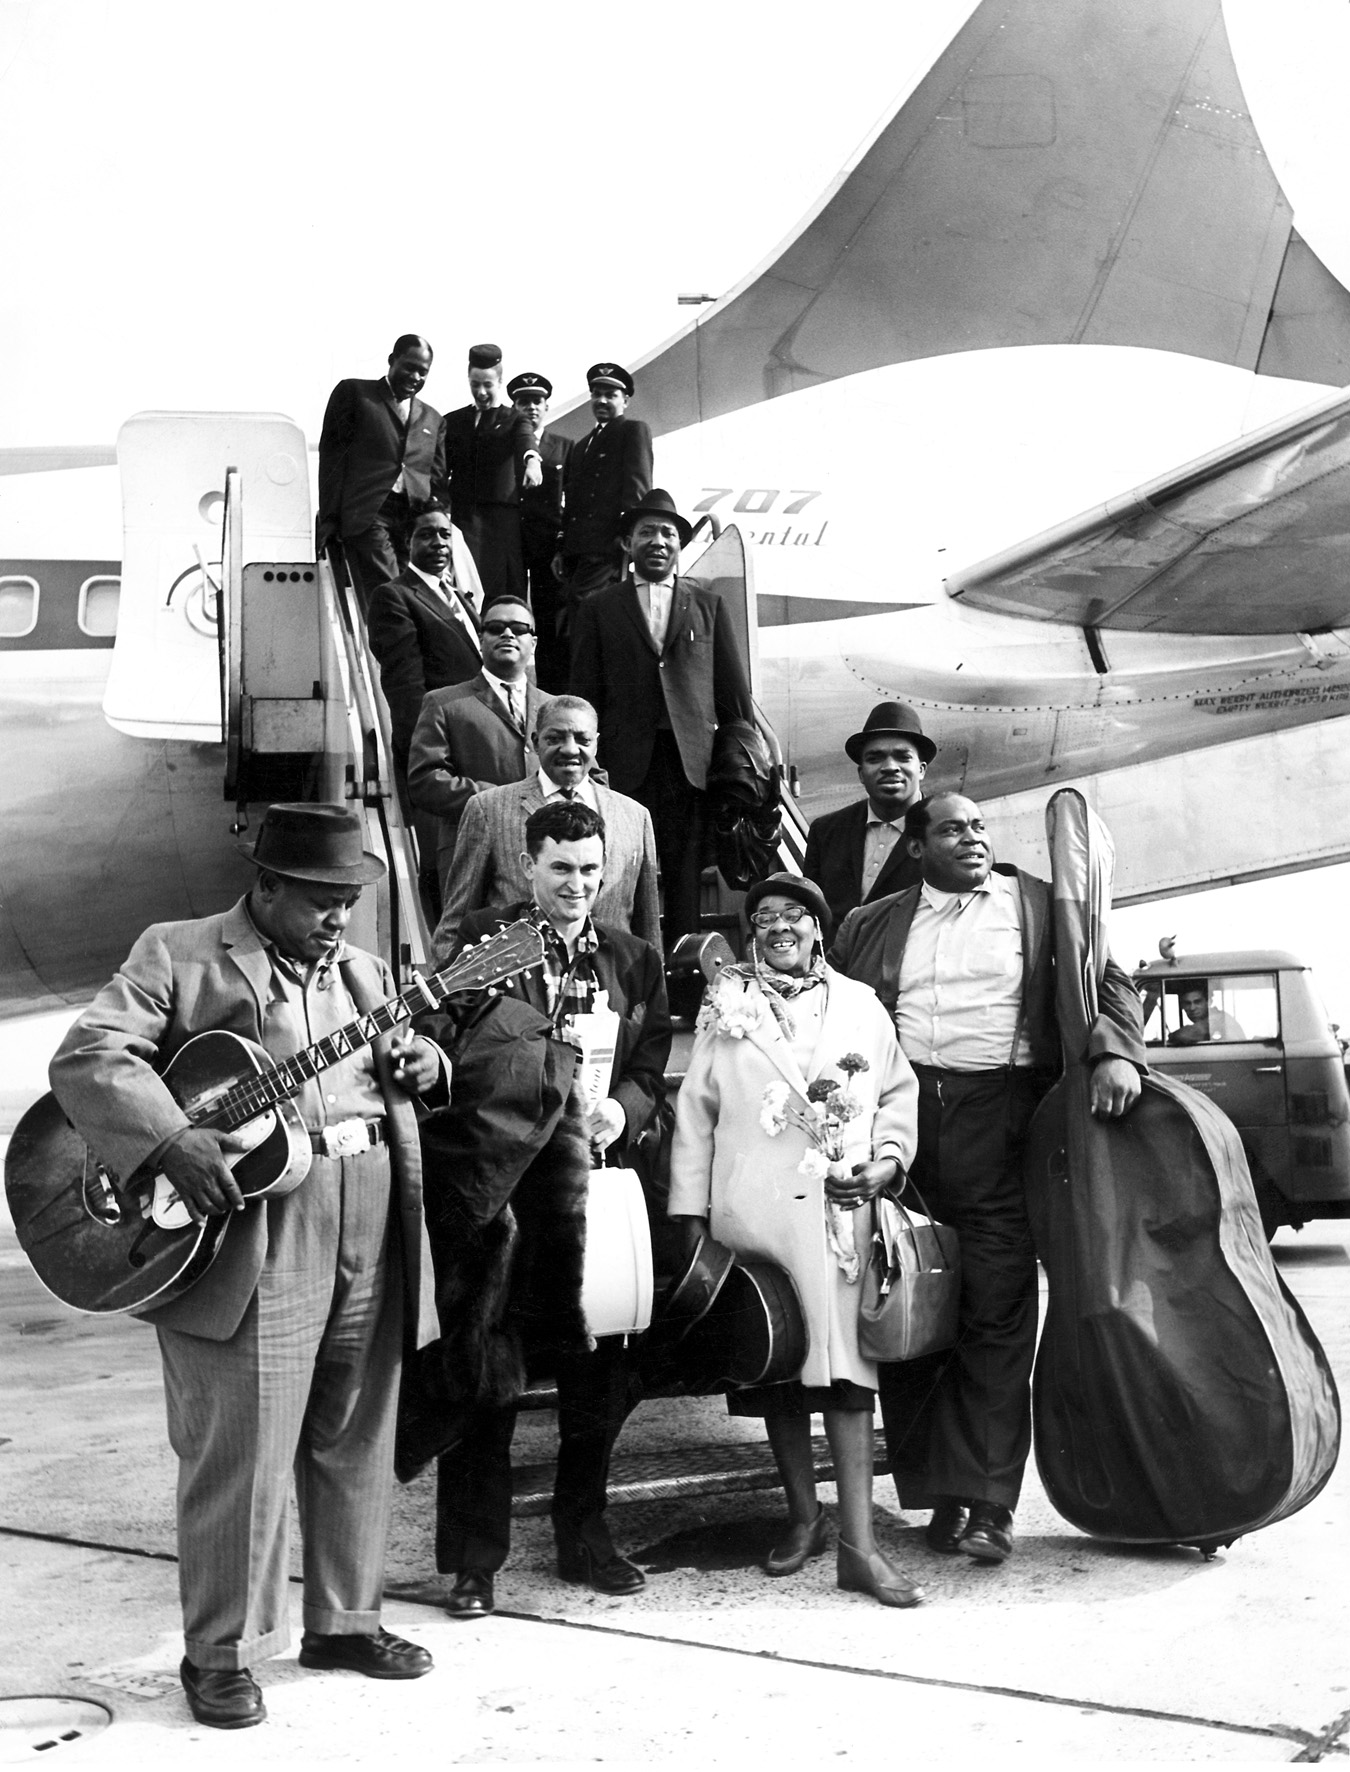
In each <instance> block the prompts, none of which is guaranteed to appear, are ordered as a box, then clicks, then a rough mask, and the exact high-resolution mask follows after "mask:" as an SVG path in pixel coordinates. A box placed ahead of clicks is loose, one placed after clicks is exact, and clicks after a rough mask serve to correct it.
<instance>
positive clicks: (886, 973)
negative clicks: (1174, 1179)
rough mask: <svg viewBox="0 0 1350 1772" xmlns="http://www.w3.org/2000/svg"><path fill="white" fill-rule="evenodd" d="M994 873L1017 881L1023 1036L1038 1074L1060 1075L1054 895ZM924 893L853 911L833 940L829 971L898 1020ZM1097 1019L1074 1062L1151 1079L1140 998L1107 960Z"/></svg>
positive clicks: (1034, 883) (1008, 870) (1015, 872)
mask: <svg viewBox="0 0 1350 1772" xmlns="http://www.w3.org/2000/svg"><path fill="white" fill-rule="evenodd" d="M995 871H996V872H997V873H1000V874H1005V875H1007V876H1008V877H1009V878H1010V879H1015V880H1016V881H1017V885H1018V889H1019V895H1020V901H1021V918H1022V1016H1023V1020H1022V1028H1023V1032H1024V1033H1025V1034H1026V1037H1027V1041H1028V1044H1029V1045H1030V1047H1031V1059H1032V1064H1033V1065H1034V1066H1035V1067H1036V1068H1037V1069H1038V1070H1045V1071H1058V1070H1059V1069H1060V1068H1061V1062H1062V1054H1061V1051H1060V1038H1059V1022H1058V1020H1057V1018H1056V1016H1055V962H1054V944H1053V941H1052V939H1051V937H1052V921H1051V900H1050V887H1049V885H1048V884H1047V882H1046V881H1044V880H1037V879H1036V878H1035V877H1034V876H1033V875H1031V874H1024V873H1023V872H1022V870H1021V869H1020V868H1014V867H1009V866H1007V865H1005V864H1003V863H996V864H995ZM918 902H919V888H918V887H917V886H911V887H909V888H908V890H907V891H904V892H897V893H894V894H893V895H892V896H891V897H890V898H882V899H878V900H876V901H874V902H873V903H870V904H865V905H862V906H860V907H859V909H858V910H856V911H850V912H849V914H848V916H847V917H845V919H844V922H843V926H842V927H841V928H840V929H839V930H838V931H837V933H836V934H835V938H834V942H833V944H832V945H831V948H830V952H829V956H828V958H829V963H830V965H831V966H833V967H835V968H836V969H837V970H838V971H840V972H843V973H846V974H847V975H848V976H849V977H850V978H857V979H860V980H862V982H863V983H864V984H870V985H871V987H872V989H873V990H874V991H875V992H876V994H877V996H878V997H879V998H880V999H881V1002H882V1005H883V1006H884V1008H885V1009H886V1011H887V1013H888V1014H889V1015H891V1016H892V1017H893V1016H894V1014H895V1002H896V998H897V996H898V995H899V991H900V964H901V961H902V960H903V959H904V953H905V943H906V942H907V941H908V939H909V931H910V927H911V925H912V924H913V922H914V912H915V908H916V907H917V905H918ZM1098 998H1099V1004H1100V1007H1099V1011H1098V1015H1097V1019H1096V1021H1095V1022H1094V1023H1093V1025H1092V1028H1091V1030H1090V1032H1089V1035H1088V1043H1087V1050H1086V1051H1085V1052H1079V1053H1070V1054H1068V1056H1069V1058H1070V1059H1071V1060H1074V1061H1079V1060H1083V1059H1096V1058H1108V1057H1115V1058H1127V1059H1129V1061H1130V1062H1131V1064H1135V1065H1138V1067H1139V1069H1140V1070H1141V1071H1147V1069H1148V1060H1147V1057H1146V1055H1145V1052H1144V1039H1143V1016H1142V1013H1141V1011H1140V1006H1139V994H1138V992H1137V991H1136V990H1135V988H1134V986H1133V984H1131V982H1130V980H1129V978H1128V976H1127V975H1126V974H1125V973H1124V972H1123V971H1122V970H1121V969H1120V967H1119V966H1118V965H1117V964H1116V962H1115V961H1114V960H1113V959H1111V958H1110V956H1109V955H1108V956H1107V961H1106V973H1105V976H1104V977H1103V979H1102V981H1101V984H1100V986H1099V987H1098Z"/></svg>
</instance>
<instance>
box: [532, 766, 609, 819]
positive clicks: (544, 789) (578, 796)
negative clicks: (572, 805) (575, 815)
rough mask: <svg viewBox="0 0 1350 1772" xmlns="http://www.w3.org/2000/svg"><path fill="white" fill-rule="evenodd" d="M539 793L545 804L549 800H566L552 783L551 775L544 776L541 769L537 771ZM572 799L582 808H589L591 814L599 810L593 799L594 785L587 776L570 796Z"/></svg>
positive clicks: (560, 790) (558, 788)
mask: <svg viewBox="0 0 1350 1772" xmlns="http://www.w3.org/2000/svg"><path fill="white" fill-rule="evenodd" d="M539 792H540V793H541V794H542V795H543V796H544V801H545V803H546V804H547V802H548V801H549V800H564V799H566V798H567V796H566V795H565V794H564V793H563V791H562V789H561V788H560V787H559V786H558V784H557V782H556V781H554V779H553V777H552V776H551V775H545V774H544V771H543V770H542V769H541V770H540V771H539ZM572 799H573V801H574V802H576V801H578V800H579V801H580V802H581V804H582V805H583V806H589V807H590V809H591V811H592V812H598V811H599V810H600V808H599V806H598V805H597V804H596V799H595V783H594V782H593V781H592V780H591V778H590V776H589V775H588V776H586V777H585V779H584V780H583V781H582V782H581V785H580V786H579V787H578V788H577V790H576V792H575V793H574V794H573V795H572Z"/></svg>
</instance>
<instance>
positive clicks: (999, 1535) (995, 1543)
mask: <svg viewBox="0 0 1350 1772" xmlns="http://www.w3.org/2000/svg"><path fill="white" fill-rule="evenodd" d="M1012 1523H1013V1517H1012V1509H1011V1508H1010V1507H1000V1506H999V1504H998V1502H996V1501H972V1502H971V1504H970V1523H969V1524H968V1525H967V1527H966V1529H965V1531H964V1532H963V1533H962V1534H961V1542H960V1544H959V1545H958V1546H957V1549H958V1550H962V1551H964V1552H965V1553H966V1555H967V1556H968V1557H975V1558H977V1559H978V1561H980V1562H981V1563H1001V1562H1003V1561H1004V1560H1005V1558H1007V1557H1009V1556H1011V1555H1012V1547H1013V1530H1012Z"/></svg>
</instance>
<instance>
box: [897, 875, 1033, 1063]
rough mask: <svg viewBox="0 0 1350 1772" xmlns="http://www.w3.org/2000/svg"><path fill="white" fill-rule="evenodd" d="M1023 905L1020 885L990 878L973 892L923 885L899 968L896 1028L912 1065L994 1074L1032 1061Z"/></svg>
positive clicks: (997, 877)
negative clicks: (1025, 1014)
mask: <svg viewBox="0 0 1350 1772" xmlns="http://www.w3.org/2000/svg"><path fill="white" fill-rule="evenodd" d="M1021 910H1022V902H1021V893H1020V892H1019V890H1018V887H1017V883H1016V881H1014V880H1011V879H1009V878H1008V877H1007V876H1006V875H1003V874H990V876H989V878H988V879H987V880H986V881H985V882H984V884H983V885H982V886H977V887H976V888H975V889H974V890H973V891H971V892H964V893H956V892H939V891H938V889H937V888H936V887H935V886H930V885H929V884H928V882H927V881H925V882H924V884H923V885H922V886H921V887H920V888H919V902H918V904H917V905H916V906H915V910H914V921H913V923H912V924H911V926H910V931H909V939H908V940H907V942H906V943H905V955H904V959H903V960H902V962H901V965H900V993H899V996H898V997H897V999H896V1005H895V1026H896V1032H897V1033H898V1034H899V1036H900V1049H901V1051H902V1052H903V1053H904V1055H905V1057H906V1058H907V1059H908V1060H909V1061H910V1063H911V1064H927V1065H935V1066H937V1067H938V1068H939V1069H941V1070H947V1071H992V1070H997V1069H999V1067H1000V1066H1002V1065H1006V1064H1007V1063H1008V1062H1009V1060H1010V1058H1011V1057H1012V1048H1013V1038H1014V1035H1016V1036H1017V1053H1016V1057H1015V1058H1013V1060H1012V1062H1014V1063H1016V1064H1019V1065H1026V1064H1030V1063H1031V1045H1030V1042H1029V1041H1028V1040H1027V1037H1026V1034H1025V1033H1020V1034H1019V1033H1018V1027H1017V1024H1018V1019H1019V1017H1020V1015H1021V1012H1022V918H1021Z"/></svg>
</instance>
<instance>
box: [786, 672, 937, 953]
mask: <svg viewBox="0 0 1350 1772" xmlns="http://www.w3.org/2000/svg"><path fill="white" fill-rule="evenodd" d="M844 750H845V752H846V753H847V755H848V758H849V761H850V762H851V763H854V764H855V765H856V766H857V770H858V780H859V781H860V782H861V783H862V786H863V792H864V794H865V795H866V798H865V799H863V800H855V801H854V803H853V804H852V805H851V806H844V807H842V808H841V809H840V810H839V811H838V812H826V813H822V815H821V816H820V817H819V818H816V819H812V821H811V829H810V830H809V831H808V832H807V835H806V859H805V861H804V862H803V863H802V872H803V873H804V874H805V875H806V877H807V879H808V880H814V881H815V882H816V884H817V885H818V886H819V887H820V889H821V891H822V892H824V894H825V898H826V901H827V903H828V904H829V907H830V915H831V917H832V918H833V919H834V926H835V928H836V929H837V928H838V927H839V925H840V924H841V923H842V922H843V920H844V918H845V917H846V916H847V915H848V913H849V912H850V911H852V910H856V909H857V908H858V906H859V905H860V904H870V903H871V902H872V901H873V900H874V899H878V898H885V897H886V896H887V895H888V894H889V893H892V892H903V891H904V890H905V888H906V887H907V886H916V885H917V884H918V881H919V864H918V862H917V861H915V860H914V858H913V857H912V856H911V855H910V853H909V850H908V848H907V846H906V843H905V840H904V827H905V814H906V812H908V811H909V809H910V807H911V806H912V805H913V804H914V802H915V801H916V800H917V799H918V798H919V797H920V795H921V794H922V793H923V778H924V775H925V774H926V772H927V769H928V765H929V764H930V763H931V762H932V761H933V758H934V757H935V756H936V755H937V746H936V745H935V744H934V743H933V741H932V739H931V738H928V737H926V736H925V734H924V730H923V727H922V725H921V724H920V722H919V716H918V715H917V714H916V713H915V711H914V709H913V708H912V707H910V706H909V704H908V703H907V702H903V701H883V702H881V703H880V704H879V705H878V706H876V707H874V708H873V709H872V711H871V713H869V714H868V716H867V718H866V719H865V720H864V721H863V726H862V731H861V732H855V733H853V734H852V736H851V737H849V738H847V739H845V741H844Z"/></svg>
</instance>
